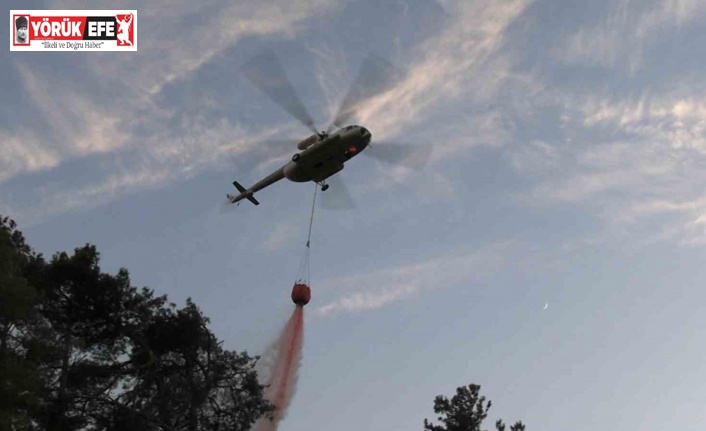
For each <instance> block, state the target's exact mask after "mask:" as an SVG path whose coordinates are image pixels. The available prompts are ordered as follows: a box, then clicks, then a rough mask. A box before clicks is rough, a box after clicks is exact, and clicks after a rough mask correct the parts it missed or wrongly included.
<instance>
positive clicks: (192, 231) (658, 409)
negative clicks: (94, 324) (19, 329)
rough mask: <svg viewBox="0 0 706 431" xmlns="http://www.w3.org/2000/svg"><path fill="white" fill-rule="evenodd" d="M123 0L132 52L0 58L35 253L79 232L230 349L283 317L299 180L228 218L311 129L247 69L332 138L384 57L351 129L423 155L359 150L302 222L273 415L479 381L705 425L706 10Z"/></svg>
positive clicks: (3, 203)
mask: <svg viewBox="0 0 706 431" xmlns="http://www.w3.org/2000/svg"><path fill="white" fill-rule="evenodd" d="M121 6H122V7H125V8H126V9H137V11H138V50H137V52H134V53H112V52H111V53H81V52H77V53H41V52H29V53H23V52H10V51H9V50H6V51H4V52H3V53H2V54H0V67H1V68H2V72H3V79H2V81H1V83H0V93H1V94H2V102H1V103H0V150H1V151H0V213H2V214H7V215H10V216H11V217H13V218H14V219H16V221H17V222H18V223H19V225H20V227H21V229H22V230H23V231H24V232H25V234H26V236H27V238H28V240H29V242H30V243H31V244H32V245H33V246H34V247H36V249H37V250H38V251H41V252H43V253H45V254H46V255H50V254H52V253H53V252H55V251H59V250H71V249H73V248H74V247H76V246H80V245H83V244H84V243H86V242H90V243H94V244H96V245H97V246H98V248H99V250H100V251H101V253H102V267H103V269H104V270H107V271H116V270H117V269H118V268H120V267H127V268H128V269H129V270H130V272H131V276H132V280H133V283H134V284H135V285H138V286H142V285H147V286H149V287H151V288H153V289H155V290H156V291H157V292H159V293H167V294H169V296H170V297H171V299H172V300H173V301H175V302H177V303H180V304H183V302H184V300H185V299H186V298H187V297H192V298H193V299H194V300H195V301H196V303H197V304H199V305H200V306H201V307H202V308H203V310H204V312H205V314H206V315H207V316H209V317H210V318H211V319H212V326H213V329H214V331H215V333H216V335H218V336H219V337H220V338H222V339H224V340H225V342H226V346H227V347H229V348H232V349H237V350H243V349H247V350H248V351H249V352H251V353H254V354H255V353H259V352H260V351H261V350H262V349H263V348H265V347H266V346H267V345H268V344H269V342H270V341H271V340H272V339H273V338H274V336H275V334H276V333H277V330H278V329H279V328H280V327H281V326H282V324H283V323H284V322H285V320H286V318H287V317H288V314H289V312H290V310H291V302H290V300H289V293H290V290H291V286H292V284H293V282H294V278H295V277H296V275H297V270H298V267H299V263H300V259H301V256H302V253H303V251H304V243H305V241H306V233H307V227H308V226H307V223H308V215H309V208H310V205H311V195H312V192H313V185H303V184H295V183H291V182H280V183H277V184H276V185H274V186H272V187H270V188H268V189H266V190H263V191H261V192H259V193H258V195H257V197H258V199H259V201H260V202H261V205H260V206H258V207H254V206H252V205H249V204H248V203H247V202H246V203H245V204H243V205H241V206H239V207H237V208H236V209H234V210H232V211H226V212H223V211H221V203H222V202H223V199H224V196H225V193H227V192H232V191H233V189H232V186H231V185H230V183H231V181H232V180H234V179H236V180H238V181H240V182H241V183H243V184H244V185H250V184H252V183H254V182H255V181H257V180H259V179H260V178H261V177H263V176H264V175H266V174H268V173H269V172H271V171H272V170H273V169H275V168H276V167H277V166H278V165H279V164H281V163H283V162H284V161H286V160H287V158H288V157H289V156H290V155H291V153H293V151H294V150H295V147H294V143H295V142H296V141H297V140H298V139H302V138H304V137H306V136H307V130H306V129H305V128H303V127H302V126H301V125H299V124H298V123H296V121H294V120H293V119H291V118H289V117H288V116H287V114H286V113H285V112H283V111H282V110H281V109H280V108H279V107H277V106H276V105H274V104H273V103H272V102H271V101H270V100H268V99H267V98H266V97H265V96H264V95H262V93H259V92H258V90H257V89H255V88H253V86H252V84H250V82H248V81H247V79H245V78H244V76H242V75H241V74H239V72H238V70H239V68H240V67H241V66H242V65H243V64H244V63H245V62H246V61H247V60H248V59H249V58H251V57H252V56H254V55H256V54H258V53H260V52H262V51H263V50H265V49H272V50H274V51H275V52H276V53H277V54H278V56H279V57H280V58H281V60H282V63H283V64H284V65H285V68H286V69H287V72H288V76H289V78H290V79H291V81H292V82H293V84H294V86H295V88H296V89H297V91H298V93H299V94H300V96H301V97H302V99H303V100H304V101H305V103H306V105H307V108H308V109H309V111H310V112H311V113H312V116H313V117H314V119H315V120H316V123H317V125H318V126H319V128H323V127H326V125H327V124H328V122H329V121H330V119H331V117H332V115H333V114H334V112H335V111H336V108H337V106H338V103H339V101H340V99H341V98H342V97H343V94H344V93H345V91H346V90H347V88H348V85H349V84H350V83H351V81H352V80H353V79H354V77H355V74H356V71H357V68H358V66H359V65H360V64H361V62H362V60H363V59H364V58H365V56H366V55H367V54H368V53H369V52H373V53H376V54H378V55H381V56H384V57H386V58H388V59H389V60H390V61H391V62H392V63H394V64H395V65H396V66H397V67H398V68H399V69H400V71H401V72H402V76H401V77H400V79H399V80H398V81H397V82H396V83H395V85H394V86H392V87H391V88H389V89H388V90H387V91H386V92H384V93H382V94H379V95H378V96H377V97H375V98H374V99H370V100H368V101H367V102H366V104H365V105H364V107H363V109H361V110H360V111H359V113H358V114H359V115H358V117H357V118H356V119H354V120H355V123H357V124H361V125H364V126H365V127H366V128H368V129H370V131H371V132H372V135H373V141H374V142H375V141H379V142H380V141H385V140H388V141H395V142H402V143H406V144H409V145H422V146H429V147H432V148H433V152H432V155H431V158H430V160H429V163H428V164H427V165H426V166H425V168H424V169H423V170H421V171H413V170H408V169H404V168H394V169H392V168H390V167H389V166H388V165H383V164H379V163H378V162H376V161H374V160H373V159H369V158H363V157H359V158H356V159H354V160H352V161H351V162H350V163H349V164H347V165H346V168H345V170H344V171H342V172H341V173H340V174H339V175H340V177H341V178H342V180H343V181H345V182H346V184H347V185H348V188H349V189H350V191H351V194H352V195H353V197H354V198H355V200H356V201H357V203H358V207H357V208H356V209H353V210H347V211H332V210H319V211H317V213H316V219H315V224H314V230H313V237H312V254H311V262H312V267H311V272H312V280H311V282H312V294H313V299H312V302H311V303H310V304H309V305H308V306H307V309H306V329H305V346H304V359H303V365H302V370H301V372H300V380H299V386H298V392H297V394H296V396H295V398H294V401H293V405H292V406H291V410H290V413H289V415H288V416H287V418H286V419H285V420H284V422H282V424H281V426H280V429H282V430H297V429H336V430H343V431H345V430H359V429H368V430H389V429H415V428H416V429H421V427H422V422H423V419H424V418H430V419H433V418H434V417H435V415H434V413H433V409H432V406H433V398H434V396H436V395H438V394H446V395H451V394H453V391H454V389H455V388H456V387H457V386H461V385H466V384H468V383H471V382H474V383H478V384H481V385H482V392H483V393H484V394H485V395H486V396H488V398H490V399H492V400H493V402H494V405H493V407H492V409H491V415H490V416H491V417H490V418H491V419H493V420H494V419H495V418H497V417H502V418H504V419H505V420H506V421H508V422H512V421H514V420H516V419H521V420H523V421H524V422H526V423H527V424H528V426H529V429H530V430H548V431H552V430H556V431H560V430H565V429H573V430H594V429H596V428H608V429H612V430H615V431H623V430H625V431H627V430H634V429H681V430H684V431H688V430H694V431H695V430H703V429H704V427H705V426H706V413H705V412H704V409H703V400H704V399H706V390H705V389H704V388H703V382H704V381H706V380H705V379H706V365H704V362H703V360H702V359H703V357H704V355H705V354H706V350H705V348H704V345H706V343H704V336H703V334H702V332H703V331H702V329H703V328H704V327H706V317H704V316H706V314H705V313H703V310H704V307H703V304H704V301H705V300H706V294H704V292H703V289H702V285H703V282H704V278H705V275H706V274H705V273H704V270H703V261H704V258H705V257H706V253H705V251H704V245H706V193H705V192H704V188H703V184H704V182H705V180H706V169H704V168H705V167H706V102H704V101H705V100H706V84H705V83H704V82H705V81H704V79H703V69H704V66H705V65H706V57H704V55H703V52H702V51H703V46H704V44H705V43H706V31H704V24H705V23H706V4H704V2H703V1H698V0H644V1H640V2H636V1H628V0H617V1H604V0H598V1H595V2H584V1H573V0H570V1H568V0H562V1H559V0H554V1H551V0H546V1H528V0H508V1H490V0H487V1H486V0H467V1H453V0H445V1H432V0H429V1H426V0H418V1H396V2H384V3H383V2H379V1H372V0H359V1H348V2H342V1H334V0H306V1H305V0H286V1H285V0H270V1H257V2H256V1H234V2H222V1H215V0H214V1H204V2H190V1H183V0H182V1H166V0H153V1H150V2H137V1H129V2H127V3H124V4H121ZM112 7H114V4H113V3H111V2H98V3H96V2H85V1H46V2H40V1H29V2H24V1H23V2H19V1H17V0H11V1H10V2H9V4H8V6H7V9H8V10H10V9H19V8H28V9H89V8H90V9H98V8H105V9H109V8H112ZM5 22H6V23H5V24H4V25H5V26H7V25H9V20H8V21H5ZM2 33H3V34H8V28H7V27H5V29H4V31H3V32H2ZM282 139H291V140H292V142H293V143H292V145H291V148H280V149H272V148H270V147H263V146H262V145H259V144H260V143H261V142H263V141H268V140H270V141H271V140H282ZM380 145H381V146H382V145H383V144H380ZM374 149H375V147H374V146H373V148H371V149H368V150H366V151H374ZM332 189H333V187H332ZM327 193H332V191H328V192H327ZM545 304H548V307H547V308H546V310H545V309H544V306H545ZM491 425H492V423H491V422H490V421H489V423H488V426H489V427H490V426H491Z"/></svg>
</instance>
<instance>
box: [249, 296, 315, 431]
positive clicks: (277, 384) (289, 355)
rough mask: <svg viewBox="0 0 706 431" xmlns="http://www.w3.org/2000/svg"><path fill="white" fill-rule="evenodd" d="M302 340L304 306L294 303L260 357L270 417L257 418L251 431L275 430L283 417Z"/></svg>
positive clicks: (299, 358) (298, 359) (292, 388)
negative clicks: (284, 323)
mask: <svg viewBox="0 0 706 431" xmlns="http://www.w3.org/2000/svg"><path fill="white" fill-rule="evenodd" d="M303 342H304V307H303V305H297V306H296V307H295V308H294V311H293V312H292V315H291V317H290V318H289V320H288V321H287V324H286V325H285V326H284V328H283V329H282V332H281V333H280V335H279V337H278V338H277V341H276V342H275V343H273V344H272V345H271V346H270V348H269V349H268V350H267V352H266V353H265V355H263V357H262V359H263V360H264V361H263V366H262V371H261V375H262V376H263V377H264V378H265V383H266V386H267V387H266V388H265V399H266V400H267V401H269V402H270V403H272V404H273V405H274V406H275V411H274V415H273V417H272V419H271V420H270V419H267V418H261V419H259V420H258V421H257V422H256V423H255V425H254V426H253V428H252V430H253V431H275V430H276V429H277V426H278V425H279V422H280V421H281V420H282V419H283V418H284V417H285V415H286V413H287V407H289V403H290V402H291V401H292V397H293V396H294V391H295V389H296V384H297V374H298V371H299V367H300V366H301V358H302V345H303Z"/></svg>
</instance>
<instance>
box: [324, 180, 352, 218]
mask: <svg viewBox="0 0 706 431" xmlns="http://www.w3.org/2000/svg"><path fill="white" fill-rule="evenodd" d="M326 182H327V183H328V185H329V189H328V190H326V191H325V192H321V207H322V208H325V209H328V210H349V209H354V208H357V205H356V203H355V200H354V199H353V198H352V197H351V194H350V192H349V191H348V188H347V187H346V184H345V183H344V182H343V180H342V179H341V177H340V173H338V174H335V175H333V176H332V177H328V178H327V179H326Z"/></svg>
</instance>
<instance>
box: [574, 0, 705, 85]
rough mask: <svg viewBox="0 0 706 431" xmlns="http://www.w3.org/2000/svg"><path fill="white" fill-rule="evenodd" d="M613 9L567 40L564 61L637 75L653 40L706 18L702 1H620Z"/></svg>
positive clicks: (613, 4) (614, 4)
mask: <svg viewBox="0 0 706 431" xmlns="http://www.w3.org/2000/svg"><path fill="white" fill-rule="evenodd" d="M611 6H612V7H611V9H610V10H609V11H608V12H607V14H606V15H605V16H604V17H603V18H602V19H601V20H600V21H598V22H597V23H595V24H593V25H590V26H586V27H581V28H579V29H578V30H577V31H576V32H575V33H574V34H573V35H571V36H570V37H568V38H567V39H566V43H565V44H564V45H563V47H562V52H561V53H560V57H561V58H563V59H564V60H566V61H569V62H571V63H576V62H578V63H586V64H590V65H594V66H600V67H606V68H614V67H621V68H622V67H625V68H627V70H629V71H630V72H633V73H634V72H635V71H636V70H637V69H638V68H639V67H640V65H641V64H642V61H643V52H644V48H645V44H646V43H647V41H648V40H649V39H650V38H654V37H657V36H658V35H661V34H663V33H664V32H665V31H666V30H670V29H675V28H680V27H682V26H684V25H686V24H688V23H690V22H692V21H696V20H699V19H701V18H703V17H704V16H706V13H705V12H706V10H705V8H704V7H703V2H702V1H700V0H657V1H647V2H632V1H630V0H621V1H619V2H614V3H611Z"/></svg>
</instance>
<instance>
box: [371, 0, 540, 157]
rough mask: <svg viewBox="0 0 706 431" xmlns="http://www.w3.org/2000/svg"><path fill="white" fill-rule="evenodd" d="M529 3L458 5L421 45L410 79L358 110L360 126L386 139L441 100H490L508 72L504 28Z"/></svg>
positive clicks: (414, 121)
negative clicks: (438, 29)
mask: <svg viewBox="0 0 706 431" xmlns="http://www.w3.org/2000/svg"><path fill="white" fill-rule="evenodd" d="M528 4H529V1H523V0H513V1H503V2H480V1H472V2H458V3H457V4H456V8H457V10H456V11H455V13H454V17H453V18H452V22H450V23H449V24H448V25H447V26H445V27H444V30H442V32H441V33H440V34H439V35H437V36H435V37H433V38H431V39H430V40H428V41H427V42H426V43H425V44H423V46H421V47H420V49H419V51H418V54H417V55H416V58H417V59H416V61H414V62H413V63H412V64H411V65H410V66H409V68H408V72H407V75H406V77H405V78H404V79H403V80H402V81H401V82H400V83H399V84H397V85H396V86H395V87H393V88H392V89H390V90H389V91H387V92H385V93H383V94H381V95H379V96H377V97H375V98H374V99H372V100H370V101H369V102H368V103H367V104H366V106H365V107H364V108H363V109H361V110H360V111H359V117H360V120H361V122H363V123H365V124H369V125H370V127H371V128H372V129H375V130H380V131H383V133H382V135H381V136H380V138H382V139H384V138H385V137H386V135H387V136H393V135H394V134H395V133H397V132H398V131H399V130H400V129H401V128H402V127H404V126H408V125H410V124H414V123H416V122H418V121H419V120H420V119H421V118H423V114H425V113H428V111H429V110H430V109H432V108H436V107H438V106H439V104H440V103H442V102H443V103H449V101H459V100H472V101H474V102H484V101H487V100H488V99H489V98H491V97H492V96H493V95H495V93H496V91H497V90H498V88H499V87H500V85H501V84H502V83H504V82H505V80H506V79H507V77H508V75H509V74H510V72H509V66H510V65H509V62H508V59H507V58H505V57H504V56H503V55H502V54H501V53H500V49H501V48H502V46H503V41H504V36H505V30H506V29H507V27H508V26H509V25H510V24H511V23H512V22H513V21H514V20H515V19H517V17H518V16H520V15H521V14H522V12H523V11H524V10H525V8H526V7H527V5H528ZM471 82H473V85H467V84H468V83H471ZM461 142H462V143H461V144H460V146H465V145H467V142H463V141H461ZM457 145H459V144H457ZM451 146H454V144H450V145H449V146H447V147H451Z"/></svg>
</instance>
